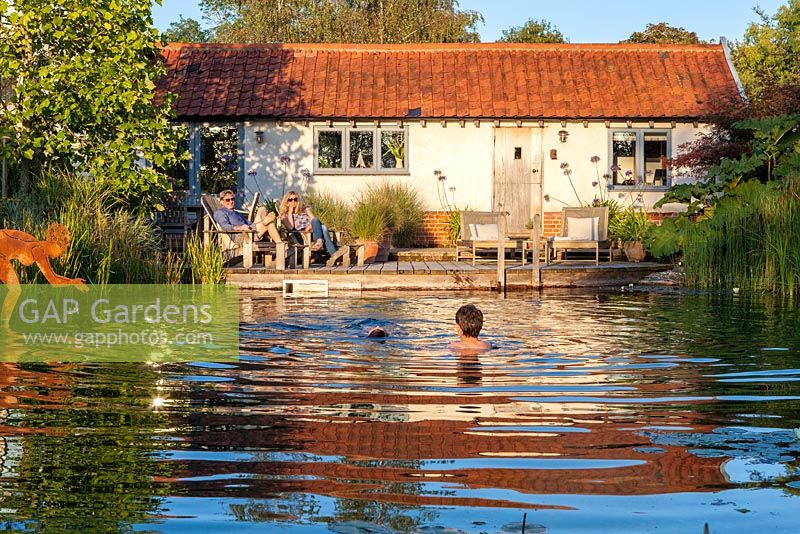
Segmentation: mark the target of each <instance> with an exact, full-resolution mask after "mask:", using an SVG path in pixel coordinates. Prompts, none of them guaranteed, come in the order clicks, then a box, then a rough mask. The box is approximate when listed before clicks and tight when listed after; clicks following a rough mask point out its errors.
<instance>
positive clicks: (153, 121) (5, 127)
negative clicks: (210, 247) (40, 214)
mask: <svg viewBox="0 0 800 534" xmlns="http://www.w3.org/2000/svg"><path fill="white" fill-rule="evenodd" d="M150 4H151V2H150V0H57V1H51V0H47V1H45V0H15V1H14V3H13V6H12V5H11V4H10V3H9V2H8V0H0V32H2V35H3V39H2V41H0V79H2V80H4V81H5V85H4V91H3V93H2V100H0V134H2V135H3V136H7V138H8V140H9V142H8V143H7V145H6V146H5V148H4V150H3V156H4V157H7V158H8V159H9V160H10V161H12V162H15V163H16V164H17V165H18V167H17V168H18V169H20V171H19V179H20V188H21V190H23V191H24V190H25V189H26V185H27V184H26V181H27V177H28V175H29V174H31V173H38V172H40V171H41V170H42V169H44V168H46V167H50V168H53V167H55V168H62V169H68V170H70V171H78V172H82V173H85V175H86V176H89V177H92V178H93V179H94V180H96V181H97V182H98V183H99V184H101V186H102V187H104V188H106V189H110V190H112V191H114V192H115V193H116V196H117V197H118V198H121V199H123V200H125V201H127V202H128V203H129V204H130V205H131V206H134V207H141V208H147V207H148V206H150V205H152V203H153V202H154V199H155V198H157V197H158V196H159V195H160V193H161V192H162V191H164V190H166V189H168V188H169V184H168V181H167V178H166V176H164V175H163V174H161V173H159V172H158V171H156V170H155V169H154V168H152V167H150V166H143V162H144V161H148V162H150V163H152V164H153V165H155V166H156V167H160V168H166V167H169V166H170V165H171V164H173V163H174V162H175V160H176V159H177V158H178V156H177V155H176V150H175V146H176V138H175V134H174V133H173V132H172V129H171V127H170V124H169V109H170V106H171V102H172V99H171V98H170V97H167V99H166V101H165V102H164V103H163V104H162V105H160V106H159V105H155V104H154V98H155V81H156V80H157V79H158V78H159V77H160V76H162V75H163V73H164V67H163V65H162V64H161V63H160V62H158V61H156V58H158V57H159V48H158V47H159V45H160V38H159V35H158V32H157V31H156V30H155V29H154V28H153V27H152V17H151V12H150V10H151V5H150ZM143 167H144V168H143Z"/></svg>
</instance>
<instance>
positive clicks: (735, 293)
mask: <svg viewBox="0 0 800 534" xmlns="http://www.w3.org/2000/svg"><path fill="white" fill-rule="evenodd" d="M733 294H734V295H738V294H739V288H738V287H734V288H733Z"/></svg>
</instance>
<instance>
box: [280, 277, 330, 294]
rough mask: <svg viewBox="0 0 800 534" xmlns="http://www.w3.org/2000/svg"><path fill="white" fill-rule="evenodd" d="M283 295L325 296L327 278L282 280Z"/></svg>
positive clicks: (326, 292)
mask: <svg viewBox="0 0 800 534" xmlns="http://www.w3.org/2000/svg"><path fill="white" fill-rule="evenodd" d="M283 296H284V297H327V296H328V281H327V280H284V281H283Z"/></svg>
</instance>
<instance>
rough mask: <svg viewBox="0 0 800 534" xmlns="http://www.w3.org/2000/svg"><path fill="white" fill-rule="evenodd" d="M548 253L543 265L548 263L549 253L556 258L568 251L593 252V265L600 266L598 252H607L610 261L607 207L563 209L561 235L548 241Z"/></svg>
mask: <svg viewBox="0 0 800 534" xmlns="http://www.w3.org/2000/svg"><path fill="white" fill-rule="evenodd" d="M548 249H549V251H548V252H547V253H546V254H545V263H550V252H552V254H553V256H554V257H556V256H557V254H558V251H563V253H564V259H566V258H567V251H568V250H584V251H586V250H594V261H595V265H599V264H600V251H601V250H602V251H603V252H608V261H611V255H612V247H611V242H610V241H609V240H608V206H602V207H597V208H564V209H563V210H562V211H561V235H559V236H556V237H551V238H550V239H549V240H548Z"/></svg>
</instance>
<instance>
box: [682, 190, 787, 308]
mask: <svg viewBox="0 0 800 534" xmlns="http://www.w3.org/2000/svg"><path fill="white" fill-rule="evenodd" d="M799 182H800V178H792V179H789V180H787V181H786V182H785V183H779V182H768V183H767V184H762V183H760V182H758V181H757V180H751V181H749V182H746V183H744V184H740V185H738V186H737V187H735V188H733V189H731V190H730V191H729V192H728V193H727V194H726V195H724V196H723V197H722V198H721V199H720V201H719V202H718V203H717V204H715V205H714V208H713V210H707V213H705V214H704V215H703V216H702V217H699V218H698V220H697V222H696V223H694V224H689V225H688V226H687V228H686V229H685V230H684V234H683V261H684V264H685V268H686V280H687V283H688V284H689V285H690V286H694V287H701V288H720V287H723V288H729V287H739V288H742V289H749V290H756V291H771V292H774V293H778V294H783V295H787V296H796V295H797V294H798V292H800V233H798V228H800V200H799V199H800V183H799Z"/></svg>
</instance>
